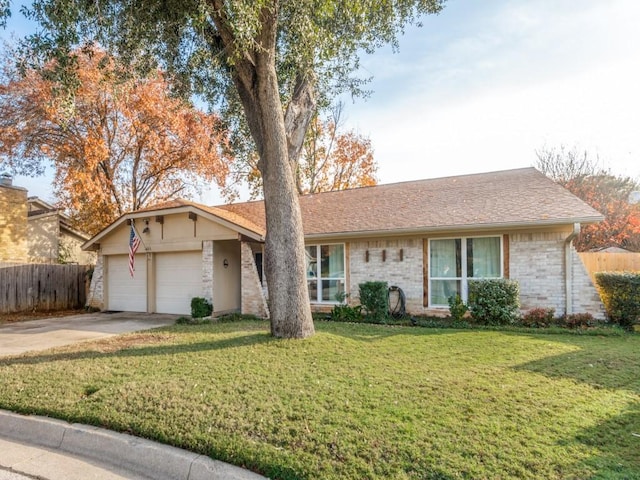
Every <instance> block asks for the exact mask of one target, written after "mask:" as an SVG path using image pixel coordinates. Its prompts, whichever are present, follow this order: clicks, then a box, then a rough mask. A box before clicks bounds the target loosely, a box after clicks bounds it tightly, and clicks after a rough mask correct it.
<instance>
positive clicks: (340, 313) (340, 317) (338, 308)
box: [331, 304, 362, 322]
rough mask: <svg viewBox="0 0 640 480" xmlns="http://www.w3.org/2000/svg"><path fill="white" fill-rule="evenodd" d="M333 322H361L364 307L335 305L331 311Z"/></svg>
mask: <svg viewBox="0 0 640 480" xmlns="http://www.w3.org/2000/svg"><path fill="white" fill-rule="evenodd" d="M331 320H334V321H336V322H359V321H361V320H362V305H356V306H354V307H351V306H349V305H346V304H342V305H335V306H334V307H333V308H332V309H331Z"/></svg>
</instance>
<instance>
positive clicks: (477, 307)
mask: <svg viewBox="0 0 640 480" xmlns="http://www.w3.org/2000/svg"><path fill="white" fill-rule="evenodd" d="M519 293H520V289H519V288H518V283H517V282H515V281H512V280H507V279H504V278H501V279H495V280H473V281H470V282H469V311H470V312H471V316H472V317H473V319H474V320H476V321H477V322H479V323H482V324H484V325H508V324H510V323H513V322H514V321H515V320H516V319H517V318H518V308H519V303H520V302H519V299H518V297H519Z"/></svg>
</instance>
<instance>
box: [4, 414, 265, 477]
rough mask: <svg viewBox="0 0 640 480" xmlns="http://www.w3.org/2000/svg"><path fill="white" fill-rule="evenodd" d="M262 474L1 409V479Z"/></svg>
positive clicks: (125, 437) (107, 432)
mask: <svg viewBox="0 0 640 480" xmlns="http://www.w3.org/2000/svg"><path fill="white" fill-rule="evenodd" d="M25 478H26V479H27V480H31V479H34V478H36V479H42V480H92V479H93V480H264V479H265V477H263V476H261V475H258V474H256V473H253V472H250V471H248V470H244V469H242V468H240V467H236V466H234V465H230V464H228V463H224V462H220V461H217V460H212V459H210V458H209V457H206V456H204V455H199V454H197V453H193V452H189V451H187V450H181V449H179V448H175V447H170V446H168V445H163V444H159V443H156V442H151V441H149V440H145V439H142V438H138V437H134V436H131V435H125V434H122V433H116V432H112V431H110V430H105V429H102V428H97V427H91V426H87V425H80V424H71V423H67V422H63V421H60V420H55V419H51V418H47V417H39V416H24V415H18V414H15V413H12V412H7V411H5V410H0V480H24V479H25Z"/></svg>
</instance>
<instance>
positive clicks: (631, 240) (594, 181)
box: [536, 147, 640, 252]
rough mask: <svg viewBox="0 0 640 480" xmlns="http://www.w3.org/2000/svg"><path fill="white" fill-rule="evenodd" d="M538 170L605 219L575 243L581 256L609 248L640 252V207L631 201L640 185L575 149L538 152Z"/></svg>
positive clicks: (587, 230) (581, 235) (582, 232)
mask: <svg viewBox="0 0 640 480" xmlns="http://www.w3.org/2000/svg"><path fill="white" fill-rule="evenodd" d="M536 153H537V155H538V162H537V165H536V166H537V167H538V169H539V170H540V171H542V173H544V174H545V175H547V176H548V177H550V178H551V179H552V180H554V181H555V182H556V183H558V184H560V185H562V186H563V187H565V188H566V189H567V190H569V191H570V192H571V193H573V194H574V195H575V196H577V197H579V198H581V199H582V200H584V201H585V202H586V203H588V204H589V205H591V206H592V207H593V208H595V209H596V210H598V211H599V212H600V213H602V214H603V215H604V217H605V218H604V220H603V221H602V222H600V223H598V224H594V225H586V226H584V227H583V228H582V231H581V232H580V235H579V236H578V237H577V238H576V239H575V240H574V244H575V247H576V249H577V250H578V251H579V252H585V251H589V250H596V249H601V248H606V247H621V248H625V249H627V250H631V251H636V252H637V251H640V205H639V204H634V203H632V202H631V201H630V199H631V192H633V191H637V190H640V184H639V183H638V181H637V180H635V179H633V178H631V177H623V176H616V175H613V174H612V173H611V172H610V171H608V170H605V169H603V168H601V167H599V166H598V165H597V163H596V162H595V161H593V160H592V159H591V158H590V157H589V155H588V154H587V152H583V153H579V152H578V151H577V150H576V149H575V148H574V149H566V148H564V147H561V148H560V149H559V150H556V149H543V150H541V151H538V152H536Z"/></svg>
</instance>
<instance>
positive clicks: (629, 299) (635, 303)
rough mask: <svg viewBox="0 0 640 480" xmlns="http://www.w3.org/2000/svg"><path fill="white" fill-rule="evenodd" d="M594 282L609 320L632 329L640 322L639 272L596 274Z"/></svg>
mask: <svg viewBox="0 0 640 480" xmlns="http://www.w3.org/2000/svg"><path fill="white" fill-rule="evenodd" d="M596 282H597V283H598V287H600V297H601V298H602V303H604V307H605V309H606V310H607V316H608V317H609V319H610V320H611V321H612V322H614V323H617V324H618V325H620V326H621V327H624V328H627V329H631V328H633V325H634V324H636V323H638V321H639V320H640V272H598V273H596Z"/></svg>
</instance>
